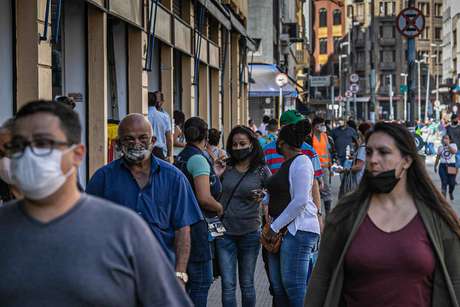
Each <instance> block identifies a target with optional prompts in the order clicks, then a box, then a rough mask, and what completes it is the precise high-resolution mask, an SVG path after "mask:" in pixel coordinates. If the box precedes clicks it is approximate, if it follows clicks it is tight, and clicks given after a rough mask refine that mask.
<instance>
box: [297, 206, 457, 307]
mask: <svg viewBox="0 0 460 307" xmlns="http://www.w3.org/2000/svg"><path fill="white" fill-rule="evenodd" d="M368 207H369V202H366V203H365V204H363V205H361V206H356V207H355V208H354V209H352V210H350V211H349V212H347V213H346V214H343V212H344V210H341V208H339V207H338V208H336V209H335V210H334V211H333V212H332V213H331V215H330V216H328V219H327V222H326V227H325V229H324V233H323V235H322V239H321V247H320V250H319V256H318V261H317V262H316V266H315V269H314V271H313V275H312V278H311V280H310V282H309V285H308V293H307V296H306V299H305V306H307V307H339V306H340V307H342V306H345V304H344V302H343V300H342V288H343V283H344V277H345V276H344V258H345V255H346V253H347V251H348V248H349V246H350V244H351V241H352V240H353V238H354V236H355V234H356V232H357V230H358V229H359V226H360V225H361V223H362V222H363V220H364V217H365V216H366V214H367V210H368ZM337 209H338V210H337ZM417 209H418V212H419V214H420V216H421V218H422V220H423V223H424V225H425V228H426V230H427V233H428V236H429V238H430V241H431V243H432V245H433V248H434V252H435V256H436V265H435V271H434V276H433V292H432V304H431V305H432V306H435V307H460V305H459V299H460V239H459V238H458V236H457V235H456V234H455V233H454V232H453V231H452V230H451V229H450V227H449V226H448V225H447V223H445V221H444V220H443V219H442V218H441V217H440V215H439V214H438V213H437V212H435V211H433V210H432V209H431V208H429V207H428V206H427V205H425V204H417ZM376 299H378V298H376Z"/></svg>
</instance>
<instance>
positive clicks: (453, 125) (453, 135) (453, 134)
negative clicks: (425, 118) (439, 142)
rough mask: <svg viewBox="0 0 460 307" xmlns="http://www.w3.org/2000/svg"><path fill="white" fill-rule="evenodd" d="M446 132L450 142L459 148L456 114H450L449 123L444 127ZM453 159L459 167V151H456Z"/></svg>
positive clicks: (459, 136) (459, 127) (458, 129)
mask: <svg viewBox="0 0 460 307" xmlns="http://www.w3.org/2000/svg"><path fill="white" fill-rule="evenodd" d="M446 133H447V134H448V135H449V136H450V139H451V140H452V142H453V143H455V144H456V145H457V148H460V125H459V124H458V117H457V115H455V114H453V115H452V118H451V122H450V125H448V126H447V127H446ZM455 161H456V166H457V168H460V151H458V152H457V154H456V156H455Z"/></svg>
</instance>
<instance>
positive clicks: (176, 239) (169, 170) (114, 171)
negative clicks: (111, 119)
mask: <svg viewBox="0 0 460 307" xmlns="http://www.w3.org/2000/svg"><path fill="white" fill-rule="evenodd" d="M154 144H155V137H154V136H152V126H151V125H150V123H149V121H148V120H147V119H146V118H145V117H144V116H143V115H142V114H137V113H132V114H129V115H128V116H126V117H125V118H124V119H123V120H122V121H121V122H120V125H119V126H118V140H117V146H118V147H119V148H120V149H121V151H122V153H123V156H122V157H121V158H120V159H117V160H114V161H112V162H111V163H110V164H108V165H106V166H103V167H101V168H100V169H98V170H97V171H96V172H95V173H94V175H93V177H92V178H91V180H90V181H89V183H88V185H87V187H86V192H87V193H89V194H92V195H95V196H98V197H101V198H104V199H107V200H110V201H113V202H114V203H117V204H119V205H121V206H123V207H126V208H129V209H131V210H133V211H135V212H136V213H137V214H138V215H139V216H141V217H142V218H143V219H144V220H145V222H146V223H147V225H149V227H150V229H151V232H153V234H154V235H155V236H156V238H157V240H158V241H159V242H160V245H161V247H162V248H163V250H164V252H165V253H166V255H167V256H168V258H169V260H170V262H171V264H172V265H174V267H175V269H176V272H177V278H178V279H179V280H180V281H181V282H182V283H183V284H185V283H187V279H188V278H187V274H186V270H187V262H188V259H189V254H190V240H191V239H190V227H191V225H193V224H195V223H197V222H199V221H201V220H202V219H203V217H202V215H201V212H200V208H199V207H198V204H197V202H196V199H195V196H194V195H193V191H192V189H191V187H190V184H189V183H188V181H187V178H185V176H184V175H183V174H182V173H181V172H180V171H179V170H178V169H176V168H175V167H174V166H173V165H171V164H169V163H167V162H166V161H163V160H161V159H157V158H155V157H154V156H153V155H152V148H153V146H154Z"/></svg>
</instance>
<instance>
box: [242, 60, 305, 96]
mask: <svg viewBox="0 0 460 307" xmlns="http://www.w3.org/2000/svg"><path fill="white" fill-rule="evenodd" d="M248 66H249V71H251V79H250V80H249V82H250V84H249V86H250V89H249V97H277V96H279V94H280V88H279V87H278V85H277V84H276V82H275V78H276V75H278V74H279V70H278V69H277V67H276V65H272V64H249V65H248ZM297 95H298V94H297V91H296V89H295V84H294V83H293V82H292V81H291V80H290V81H289V82H288V84H286V85H285V86H284V87H283V96H285V97H297Z"/></svg>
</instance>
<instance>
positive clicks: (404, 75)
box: [401, 73, 408, 120]
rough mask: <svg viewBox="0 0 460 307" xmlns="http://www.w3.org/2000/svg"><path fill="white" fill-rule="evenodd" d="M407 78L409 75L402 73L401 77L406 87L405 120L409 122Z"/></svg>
mask: <svg viewBox="0 0 460 307" xmlns="http://www.w3.org/2000/svg"><path fill="white" fill-rule="evenodd" d="M407 76H408V74H405V73H402V74H401V77H403V78H404V85H405V86H406V91H405V92H404V118H403V119H404V120H407V118H408V116H407Z"/></svg>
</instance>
